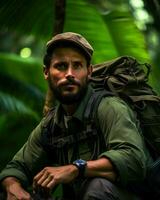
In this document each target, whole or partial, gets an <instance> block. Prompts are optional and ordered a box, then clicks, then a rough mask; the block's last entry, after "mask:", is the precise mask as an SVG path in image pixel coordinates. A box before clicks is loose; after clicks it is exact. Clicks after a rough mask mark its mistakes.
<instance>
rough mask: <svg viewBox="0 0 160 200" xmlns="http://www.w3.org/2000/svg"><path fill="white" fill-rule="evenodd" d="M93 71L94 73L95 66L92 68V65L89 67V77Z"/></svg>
mask: <svg viewBox="0 0 160 200" xmlns="http://www.w3.org/2000/svg"><path fill="white" fill-rule="evenodd" d="M92 71H93V66H92V65H89V67H88V77H90V76H91V74H92Z"/></svg>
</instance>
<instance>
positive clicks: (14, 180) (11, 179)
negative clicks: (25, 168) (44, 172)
mask: <svg viewBox="0 0 160 200" xmlns="http://www.w3.org/2000/svg"><path fill="white" fill-rule="evenodd" d="M13 184H15V185H18V186H20V185H21V184H20V181H19V180H18V179H17V178H15V177H7V178H5V179H4V180H2V183H1V185H2V188H3V189H4V190H7V189H8V188H9V187H10V186H11V185H13Z"/></svg>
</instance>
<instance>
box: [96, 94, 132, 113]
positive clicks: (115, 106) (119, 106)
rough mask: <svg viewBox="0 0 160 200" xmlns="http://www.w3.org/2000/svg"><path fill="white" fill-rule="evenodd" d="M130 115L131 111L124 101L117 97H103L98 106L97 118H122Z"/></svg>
mask: <svg viewBox="0 0 160 200" xmlns="http://www.w3.org/2000/svg"><path fill="white" fill-rule="evenodd" d="M128 114H129V115H132V110H131V109H130V107H129V106H128V105H127V103H126V102H125V101H123V100H122V99H120V98H119V97H115V96H114V97H112V96H111V97H104V98H103V99H102V100H101V102H100V104H99V106H98V115H99V116H106V115H107V116H109V117H111V116H114V117H115V116H124V115H128Z"/></svg>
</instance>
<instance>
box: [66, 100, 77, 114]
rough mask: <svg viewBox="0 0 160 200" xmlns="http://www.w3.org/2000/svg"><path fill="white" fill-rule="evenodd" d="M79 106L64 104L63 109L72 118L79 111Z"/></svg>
mask: <svg viewBox="0 0 160 200" xmlns="http://www.w3.org/2000/svg"><path fill="white" fill-rule="evenodd" d="M77 106H78V104H77V103H75V104H72V105H65V104H62V107H63V109H64V110H65V112H66V114H67V115H70V116H71V115H73V114H74V112H75V111H76V109H77Z"/></svg>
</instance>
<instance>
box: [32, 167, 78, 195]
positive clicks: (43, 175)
mask: <svg viewBox="0 0 160 200" xmlns="http://www.w3.org/2000/svg"><path fill="white" fill-rule="evenodd" d="M77 176H78V169H77V167H76V166H74V165H65V166H60V167H45V168H44V169H43V170H42V171H40V172H39V173H38V174H37V175H36V176H35V177H34V179H33V189H34V190H36V189H37V188H41V189H44V190H46V192H49V191H51V189H53V188H54V187H55V186H56V185H58V184H60V183H69V182H71V181H73V180H74V179H75V178H76V177H77Z"/></svg>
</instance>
